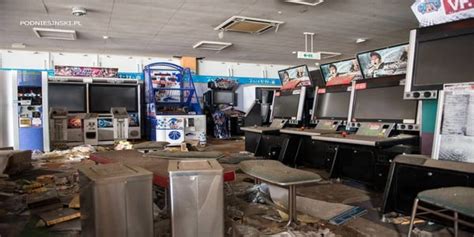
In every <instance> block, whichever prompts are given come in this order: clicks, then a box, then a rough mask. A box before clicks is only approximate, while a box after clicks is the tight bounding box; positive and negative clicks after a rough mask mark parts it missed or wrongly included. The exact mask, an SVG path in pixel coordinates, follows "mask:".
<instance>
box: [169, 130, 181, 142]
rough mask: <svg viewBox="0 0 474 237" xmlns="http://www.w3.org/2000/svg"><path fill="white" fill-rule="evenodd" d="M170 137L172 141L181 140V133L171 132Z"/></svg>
mask: <svg viewBox="0 0 474 237" xmlns="http://www.w3.org/2000/svg"><path fill="white" fill-rule="evenodd" d="M168 137H169V138H170V139H171V140H178V139H179V138H181V133H180V132H178V131H171V132H170V133H169V134H168Z"/></svg>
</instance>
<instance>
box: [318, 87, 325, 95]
mask: <svg viewBox="0 0 474 237" xmlns="http://www.w3.org/2000/svg"><path fill="white" fill-rule="evenodd" d="M324 93H326V88H320V89H318V94H324Z"/></svg>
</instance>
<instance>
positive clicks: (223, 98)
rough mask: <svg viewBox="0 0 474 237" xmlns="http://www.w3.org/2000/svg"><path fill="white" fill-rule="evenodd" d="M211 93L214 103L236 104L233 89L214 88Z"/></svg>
mask: <svg viewBox="0 0 474 237" xmlns="http://www.w3.org/2000/svg"><path fill="white" fill-rule="evenodd" d="M212 94H213V103H214V104H231V105H237V103H236V100H235V93H234V91H222V90H214V91H213V92H212Z"/></svg>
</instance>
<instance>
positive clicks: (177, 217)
mask: <svg viewBox="0 0 474 237" xmlns="http://www.w3.org/2000/svg"><path fill="white" fill-rule="evenodd" d="M168 172H169V176H170V195H171V228H172V235H173V236H176V237H209V236H213V237H214V236H216V237H218V236H224V191H223V189H224V177H223V168H222V166H221V165H220V164H219V163H218V162H217V161H216V160H171V161H169V165H168Z"/></svg>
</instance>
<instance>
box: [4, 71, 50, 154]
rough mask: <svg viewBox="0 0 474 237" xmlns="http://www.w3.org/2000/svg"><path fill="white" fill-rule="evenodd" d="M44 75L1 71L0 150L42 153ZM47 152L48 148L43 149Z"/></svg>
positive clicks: (41, 72) (42, 73) (44, 121)
mask: <svg viewBox="0 0 474 237" xmlns="http://www.w3.org/2000/svg"><path fill="white" fill-rule="evenodd" d="M46 81H47V72H45V71H37V70H2V71H0V97H1V98H0V111H2V112H1V113H0V147H7V146H10V147H14V148H15V149H19V150H40V151H44V150H45V147H49V146H46V144H45V142H44V141H45V136H46V134H45V131H48V128H47V127H48V123H47V121H48V115H47V114H44V113H43V108H44V105H45V103H47V101H46V99H45V96H44V94H43V92H44V90H43V89H44V88H45V87H44V85H45V83H46ZM46 150H47V149H46Z"/></svg>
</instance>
